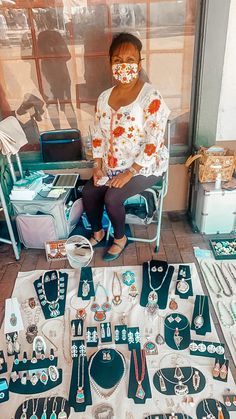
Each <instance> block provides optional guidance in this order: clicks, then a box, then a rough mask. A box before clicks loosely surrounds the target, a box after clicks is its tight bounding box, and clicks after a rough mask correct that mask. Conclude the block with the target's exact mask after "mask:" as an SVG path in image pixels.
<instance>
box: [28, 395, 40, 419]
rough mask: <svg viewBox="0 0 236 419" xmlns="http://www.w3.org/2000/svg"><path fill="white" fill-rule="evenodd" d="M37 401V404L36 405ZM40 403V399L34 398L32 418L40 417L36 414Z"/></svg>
mask: <svg viewBox="0 0 236 419" xmlns="http://www.w3.org/2000/svg"><path fill="white" fill-rule="evenodd" d="M34 402H35V405H34ZM38 403H39V399H36V400H35V399H33V413H32V415H31V416H30V419H38V416H37V415H36V412H37V409H38Z"/></svg>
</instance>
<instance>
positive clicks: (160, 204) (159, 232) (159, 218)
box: [154, 191, 164, 253]
mask: <svg viewBox="0 0 236 419" xmlns="http://www.w3.org/2000/svg"><path fill="white" fill-rule="evenodd" d="M160 195H161V196H159V208H158V217H157V238H156V247H155V250H154V252H155V253H158V252H159V247H160V236H161V220H162V208H163V198H164V196H163V192H162V191H161V193H160Z"/></svg>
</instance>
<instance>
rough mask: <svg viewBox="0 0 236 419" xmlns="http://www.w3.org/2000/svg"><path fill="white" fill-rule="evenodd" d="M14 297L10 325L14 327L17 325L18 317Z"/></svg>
mask: <svg viewBox="0 0 236 419" xmlns="http://www.w3.org/2000/svg"><path fill="white" fill-rule="evenodd" d="M12 300H13V299H12V298H11V314H10V325H11V326H12V327H15V326H16V325H17V317H16V314H15V312H14V304H13V301H12Z"/></svg>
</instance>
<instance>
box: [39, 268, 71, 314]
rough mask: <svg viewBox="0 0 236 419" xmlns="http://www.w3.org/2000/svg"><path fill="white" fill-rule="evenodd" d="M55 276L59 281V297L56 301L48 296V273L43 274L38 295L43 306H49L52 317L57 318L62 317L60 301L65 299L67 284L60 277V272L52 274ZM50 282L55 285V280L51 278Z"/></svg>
mask: <svg viewBox="0 0 236 419" xmlns="http://www.w3.org/2000/svg"><path fill="white" fill-rule="evenodd" d="M53 275H55V276H56V278H55V279H56V281H57V297H56V299H55V300H49V299H48V297H47V294H46V290H45V282H46V281H45V277H46V276H48V274H47V275H46V273H44V274H43V276H42V280H41V283H40V282H39V283H38V284H37V288H38V294H39V299H40V303H41V305H42V306H45V305H46V304H48V308H49V311H50V317H57V316H59V315H60V310H59V300H64V298H65V295H64V293H65V289H64V287H65V284H64V278H60V275H59V273H58V271H56V274H52V276H53ZM50 282H51V283H52V284H53V285H54V283H55V282H54V278H51V280H50Z"/></svg>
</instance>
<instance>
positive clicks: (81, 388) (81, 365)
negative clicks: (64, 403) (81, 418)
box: [76, 353, 85, 403]
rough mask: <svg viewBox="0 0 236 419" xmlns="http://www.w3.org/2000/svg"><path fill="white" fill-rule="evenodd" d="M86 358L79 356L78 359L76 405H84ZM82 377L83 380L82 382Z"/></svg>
mask: <svg viewBox="0 0 236 419" xmlns="http://www.w3.org/2000/svg"><path fill="white" fill-rule="evenodd" d="M84 357H85V355H82V354H81V353H80V354H79V359H78V388H77V392H76V403H84ZM80 376H81V380H80Z"/></svg>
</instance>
